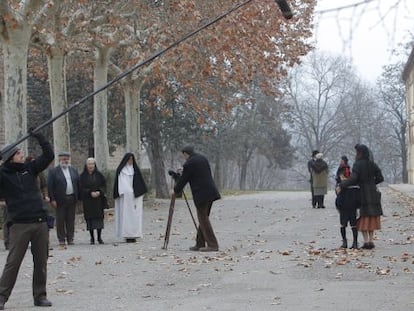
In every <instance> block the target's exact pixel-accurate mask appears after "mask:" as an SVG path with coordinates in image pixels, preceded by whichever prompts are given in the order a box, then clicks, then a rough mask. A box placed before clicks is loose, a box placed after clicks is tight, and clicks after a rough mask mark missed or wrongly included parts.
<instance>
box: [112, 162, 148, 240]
mask: <svg viewBox="0 0 414 311" xmlns="http://www.w3.org/2000/svg"><path fill="white" fill-rule="evenodd" d="M133 179H134V167H133V166H132V165H128V164H127V165H125V166H124V168H123V169H122V170H121V172H120V174H119V176H118V192H119V197H118V198H117V199H115V222H116V226H115V228H116V236H117V237H119V238H140V237H142V209H143V208H142V207H143V198H144V196H143V195H142V196H140V197H138V198H135V197H134V189H133V187H132V182H133Z"/></svg>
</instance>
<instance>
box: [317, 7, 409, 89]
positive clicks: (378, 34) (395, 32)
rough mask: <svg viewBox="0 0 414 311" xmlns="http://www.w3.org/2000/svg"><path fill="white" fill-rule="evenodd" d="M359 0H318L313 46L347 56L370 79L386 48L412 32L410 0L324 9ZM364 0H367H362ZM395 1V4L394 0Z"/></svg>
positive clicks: (385, 60)
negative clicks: (334, 9)
mask: <svg viewBox="0 0 414 311" xmlns="http://www.w3.org/2000/svg"><path fill="white" fill-rule="evenodd" d="M361 2H363V1H362V0H335V1H333V0H319V1H318V6H317V9H316V10H317V11H318V12H324V13H323V14H317V18H316V25H315V26H316V29H315V36H316V40H317V47H318V49H321V50H327V51H332V52H335V53H340V54H343V55H345V56H347V57H351V58H352V61H353V63H354V65H355V66H356V67H357V69H358V71H359V74H360V76H362V77H363V78H365V79H367V80H369V81H372V82H374V81H375V80H376V78H377V77H378V76H379V75H380V74H381V71H382V66H384V65H387V64H389V63H391V62H392V61H393V60H392V59H391V58H390V51H391V50H392V49H393V48H397V46H398V44H399V43H402V42H408V40H409V35H408V31H411V34H414V0H399V1H398V0H373V1H371V2H369V3H368V4H367V3H365V4H363V5H360V6H357V7H353V8H348V9H343V10H340V11H333V12H326V10H330V9H333V8H337V7H342V6H349V5H352V4H355V3H361ZM365 2H368V1H367V0H365ZM397 2H399V5H398V6H395V3H397Z"/></svg>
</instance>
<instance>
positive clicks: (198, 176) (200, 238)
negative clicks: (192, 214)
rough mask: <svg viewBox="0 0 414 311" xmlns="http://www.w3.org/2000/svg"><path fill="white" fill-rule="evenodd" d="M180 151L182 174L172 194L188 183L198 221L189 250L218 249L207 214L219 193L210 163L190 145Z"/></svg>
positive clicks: (206, 250)
mask: <svg viewBox="0 0 414 311" xmlns="http://www.w3.org/2000/svg"><path fill="white" fill-rule="evenodd" d="M181 152H182V154H183V157H184V159H185V160H186V162H185V163H184V165H183V170H182V174H181V176H180V177H179V178H178V180H177V182H176V184H175V187H174V194H179V193H181V192H182V191H183V189H184V186H185V185H186V184H187V183H190V187H191V193H192V195H193V200H194V204H195V206H196V208H197V217H198V223H199V225H198V230H197V238H196V245H195V246H192V247H190V250H192V251H200V252H215V251H218V242H217V239H216V236H215V235H214V231H213V227H212V226H211V223H210V218H209V216H210V211H211V206H212V205H213V202H214V201H215V200H218V199H220V193H219V192H218V190H217V187H216V185H215V183H214V180H213V177H212V175H211V169H210V164H209V162H208V160H207V158H206V157H204V156H203V155H201V154H198V153H195V152H194V148H193V147H192V146H186V147H184V148H183V149H182V150H181ZM206 244H207V246H206Z"/></svg>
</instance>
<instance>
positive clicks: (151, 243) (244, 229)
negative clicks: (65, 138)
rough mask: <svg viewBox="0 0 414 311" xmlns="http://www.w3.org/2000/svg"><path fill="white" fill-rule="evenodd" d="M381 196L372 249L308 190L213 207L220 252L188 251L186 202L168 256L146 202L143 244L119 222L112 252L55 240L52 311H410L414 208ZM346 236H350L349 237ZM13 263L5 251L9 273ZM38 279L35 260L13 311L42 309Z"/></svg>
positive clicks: (108, 232)
mask: <svg viewBox="0 0 414 311" xmlns="http://www.w3.org/2000/svg"><path fill="white" fill-rule="evenodd" d="M382 192H383V199H384V204H383V205H384V212H385V217H383V222H382V225H383V228H382V230H381V231H379V232H378V233H377V240H376V248H375V249H374V250H369V251H367V250H357V251H351V250H346V251H344V250H341V249H338V248H337V247H338V246H339V245H340V242H341V238H340V233H339V224H338V223H339V219H338V218H339V217H338V213H337V211H336V210H335V208H334V207H333V202H334V194H333V193H329V194H328V196H327V199H326V201H327V204H326V205H327V208H326V209H312V208H310V200H309V198H310V194H309V193H308V192H264V193H257V194H251V195H240V196H232V197H226V198H225V199H223V200H220V201H218V202H216V203H215V204H214V205H213V209H212V215H211V220H212V223H213V228H214V229H215V231H216V235H217V238H218V240H219V243H220V251H219V252H214V253H199V252H190V251H188V247H190V246H192V245H194V243H195V242H194V235H195V229H194V225H193V223H192V220H191V218H190V215H189V213H188V210H187V207H186V205H185V203H184V202H183V201H182V200H181V201H178V202H177V203H176V209H175V214H174V219H173V227H172V234H171V237H170V243H169V247H168V250H163V249H161V246H162V245H163V242H164V237H163V235H164V232H165V226H166V221H167V216H168V205H169V201H167V200H157V201H148V202H145V204H144V205H145V210H144V232H145V236H144V238H143V239H142V240H139V241H138V242H137V243H135V244H127V243H124V242H122V241H118V240H117V239H116V238H114V223H113V216H111V215H109V216H108V217H107V218H106V222H105V229H104V231H103V239H104V240H105V244H104V245H89V237H88V236H89V234H88V233H87V232H86V231H85V230H84V227H85V225H84V224H83V223H79V224H77V231H76V235H75V242H76V244H75V245H74V246H72V247H69V248H68V249H66V250H59V249H58V247H57V241H56V234H55V231H54V230H52V231H51V244H52V247H53V248H54V249H53V250H52V251H51V257H50V260H49V265H48V295H49V299H50V300H51V301H52V302H53V304H54V306H53V307H52V308H49V310H59V311H65V310H180V311H181V310H189V311H190V310H229V311H230V310H292V311H293V310H295V311H296V310H326V311H328V310H329V311H331V310H335V309H336V310H346V311H348V310H349V311H351V310H352V311H354V310H355V311H356V310H358V311H359V310H361V311H362V310H364V311H366V310H376V311H380V310H384V311H385V310H387V311H389V310H399V311H405V310H407V311H408V310H410V311H411V310H413V309H414V296H413V286H412V284H413V274H412V273H413V271H414V250H413V245H412V244H413V242H414V234H413V228H414V217H413V216H411V208H412V207H413V203H412V200H410V199H408V198H406V197H404V196H402V195H400V194H399V193H398V192H395V191H393V190H390V189H389V188H383V189H382ZM190 204H191V206H193V203H192V202H191V201H190ZM193 211H194V209H193ZM194 212H195V211H194ZM347 233H348V236H349V237H351V232H350V229H349V228H348V232H347ZM361 240H362V238H360V241H361ZM6 256H7V252H6V251H3V250H0V265H1V267H3V265H4V262H5V259H6ZM31 274H32V260H31V254H30V252H28V253H27V255H26V258H25V260H24V262H23V264H22V267H21V270H20V273H19V277H18V280H17V283H16V286H15V289H14V291H13V293H12V296H11V297H10V300H9V301H8V303H7V304H6V310H33V309H37V308H36V307H34V306H33V301H32V297H31V291H32V289H31Z"/></svg>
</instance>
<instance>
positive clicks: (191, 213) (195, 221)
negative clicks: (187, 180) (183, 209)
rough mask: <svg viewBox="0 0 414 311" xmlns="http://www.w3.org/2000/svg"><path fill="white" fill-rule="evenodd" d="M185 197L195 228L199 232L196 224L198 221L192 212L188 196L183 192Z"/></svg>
mask: <svg viewBox="0 0 414 311" xmlns="http://www.w3.org/2000/svg"><path fill="white" fill-rule="evenodd" d="M183 196H184V200H185V203H186V204H187V207H188V211H189V212H190V215H191V218H192V219H193V223H194V227H195V229H196V231H197V230H198V227H197V223H196V221H195V219H194V215H193V212H192V211H191V208H190V204H188V200H187V196H186V195H185V193H184V191H183Z"/></svg>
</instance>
